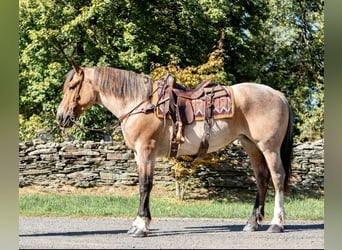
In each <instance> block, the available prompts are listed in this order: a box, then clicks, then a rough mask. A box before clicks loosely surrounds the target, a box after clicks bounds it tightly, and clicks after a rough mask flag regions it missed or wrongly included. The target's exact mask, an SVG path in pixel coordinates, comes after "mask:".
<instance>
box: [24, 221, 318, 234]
mask: <svg viewBox="0 0 342 250" xmlns="http://www.w3.org/2000/svg"><path fill="white" fill-rule="evenodd" d="M243 227H244V225H243V224H241V225H227V226H226V225H222V226H198V227H184V228H180V229H179V230H161V229H158V228H152V229H150V234H149V237H161V236H169V235H183V234H210V233H224V232H242V231H243ZM267 229H268V225H261V226H260V228H259V231H261V232H263V231H267ZM322 229H324V224H323V223H320V224H293V225H286V226H285V230H284V232H285V233H286V232H295V231H310V230H322ZM118 234H127V230H94V231H75V232H54V233H33V234H22V235H19V237H53V236H70V237H75V236H76V237H77V236H85V235H118Z"/></svg>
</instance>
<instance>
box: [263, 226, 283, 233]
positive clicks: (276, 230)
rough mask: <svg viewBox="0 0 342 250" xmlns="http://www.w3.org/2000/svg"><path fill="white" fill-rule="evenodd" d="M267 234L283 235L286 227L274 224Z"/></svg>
mask: <svg viewBox="0 0 342 250" xmlns="http://www.w3.org/2000/svg"><path fill="white" fill-rule="evenodd" d="M267 232H269V233H282V232H284V227H282V226H279V225H277V224H272V225H271V226H270V227H269V228H268V229H267Z"/></svg>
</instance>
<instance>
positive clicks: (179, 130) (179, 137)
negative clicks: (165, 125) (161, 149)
mask: <svg viewBox="0 0 342 250" xmlns="http://www.w3.org/2000/svg"><path fill="white" fill-rule="evenodd" d="M183 131H184V129H183V123H181V122H179V123H178V126H177V134H176V142H177V143H184V142H185V138H184V136H183Z"/></svg>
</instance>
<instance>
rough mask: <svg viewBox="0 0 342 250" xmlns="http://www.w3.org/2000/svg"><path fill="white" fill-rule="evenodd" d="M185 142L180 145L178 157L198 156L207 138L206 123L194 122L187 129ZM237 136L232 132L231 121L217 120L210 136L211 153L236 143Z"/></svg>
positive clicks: (209, 150)
mask: <svg viewBox="0 0 342 250" xmlns="http://www.w3.org/2000/svg"><path fill="white" fill-rule="evenodd" d="M184 137H185V142H184V143H183V144H181V145H180V147H179V150H178V155H196V154H197V153H198V151H199V148H200V145H201V142H202V140H203V138H204V137H205V128H204V122H202V121H201V122H194V123H193V124H191V125H189V126H187V127H185V131H184ZM236 138H237V135H236V134H234V133H233V132H232V129H231V126H230V123H229V119H222V120H215V121H214V123H213V125H212V128H211V130H210V135H209V140H208V141H209V148H208V153H209V152H214V151H217V150H219V149H221V148H223V147H225V146H227V145H228V144H229V143H231V142H232V141H234V140H235V139H236Z"/></svg>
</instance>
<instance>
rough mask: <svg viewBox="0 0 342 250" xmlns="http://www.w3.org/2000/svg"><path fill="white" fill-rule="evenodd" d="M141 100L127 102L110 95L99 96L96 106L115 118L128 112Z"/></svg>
mask: <svg viewBox="0 0 342 250" xmlns="http://www.w3.org/2000/svg"><path fill="white" fill-rule="evenodd" d="M140 102H141V100H135V101H127V100H124V99H123V98H117V97H114V96H112V95H104V94H101V93H100V94H99V99H98V104H100V105H102V106H104V107H105V108H107V109H108V110H109V111H110V112H112V113H113V114H114V115H115V116H116V117H117V118H119V117H121V116H123V115H126V114H127V113H128V112H130V111H131V110H132V109H133V108H134V107H135V106H136V105H137V104H138V103H140Z"/></svg>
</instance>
